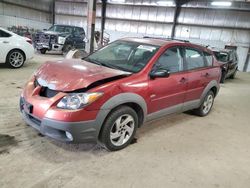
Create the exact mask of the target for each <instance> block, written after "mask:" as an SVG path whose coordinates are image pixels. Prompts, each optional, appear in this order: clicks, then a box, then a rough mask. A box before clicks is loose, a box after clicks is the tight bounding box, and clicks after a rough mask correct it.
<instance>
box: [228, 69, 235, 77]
mask: <svg viewBox="0 0 250 188" xmlns="http://www.w3.org/2000/svg"><path fill="white" fill-rule="evenodd" d="M236 73H237V69H236V70H235V71H234V73H233V74H232V75H231V76H230V77H229V78H230V79H235V76H236Z"/></svg>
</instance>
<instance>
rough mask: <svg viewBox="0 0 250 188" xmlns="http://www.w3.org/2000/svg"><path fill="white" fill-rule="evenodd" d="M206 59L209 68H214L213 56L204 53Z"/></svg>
mask: <svg viewBox="0 0 250 188" xmlns="http://www.w3.org/2000/svg"><path fill="white" fill-rule="evenodd" d="M204 57H205V60H206V62H207V66H213V55H211V54H209V53H207V52H204Z"/></svg>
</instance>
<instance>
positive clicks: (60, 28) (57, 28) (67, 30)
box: [48, 25, 74, 33]
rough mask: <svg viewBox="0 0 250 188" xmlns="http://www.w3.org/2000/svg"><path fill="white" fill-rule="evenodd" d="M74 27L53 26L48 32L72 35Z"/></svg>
mask: <svg viewBox="0 0 250 188" xmlns="http://www.w3.org/2000/svg"><path fill="white" fill-rule="evenodd" d="M73 29H74V28H73V27H69V26H63V25H53V26H52V27H50V28H49V29H48V31H55V32H58V33H72V32H73Z"/></svg>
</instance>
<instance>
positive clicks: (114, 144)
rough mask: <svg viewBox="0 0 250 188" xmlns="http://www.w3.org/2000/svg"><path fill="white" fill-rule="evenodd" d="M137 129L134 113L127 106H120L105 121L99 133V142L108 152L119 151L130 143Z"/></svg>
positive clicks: (136, 117) (136, 119)
mask: <svg viewBox="0 0 250 188" xmlns="http://www.w3.org/2000/svg"><path fill="white" fill-rule="evenodd" d="M137 127H138V116H137V114H136V112H135V111H134V110H133V109H132V108H130V107H128V106H120V107H118V108H117V109H116V110H114V111H113V112H111V114H110V115H109V116H108V117H107V119H106V120H105V122H104V124H103V127H102V130H101V133H100V142H101V144H102V145H103V146H104V147H105V148H106V149H107V150H109V151H117V150H121V149H123V148H125V147H127V146H128V145H129V144H130V143H131V141H132V140H133V138H134V135H135V133H136V130H137Z"/></svg>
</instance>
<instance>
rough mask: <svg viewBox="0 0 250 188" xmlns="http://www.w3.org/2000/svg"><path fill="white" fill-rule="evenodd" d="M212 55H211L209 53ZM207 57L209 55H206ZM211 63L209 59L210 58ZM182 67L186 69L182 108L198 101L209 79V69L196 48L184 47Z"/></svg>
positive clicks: (200, 52)
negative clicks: (185, 88) (186, 84)
mask: <svg viewBox="0 0 250 188" xmlns="http://www.w3.org/2000/svg"><path fill="white" fill-rule="evenodd" d="M210 56H211V57H210V58H212V59H213V57H212V55H210ZM207 58H209V57H207ZM210 64H211V59H210ZM184 67H185V70H187V79H188V86H187V92H186V97H185V104H184V109H187V108H189V106H190V105H195V104H197V103H198V100H199V99H200V97H201V95H202V93H203V91H204V89H205V87H206V86H207V85H208V83H209V82H210V81H211V75H210V69H211V67H212V66H211V65H210V66H209V65H208V63H207V60H206V59H205V57H204V55H203V52H202V51H201V50H199V49H196V48H191V47H186V48H185V49H184Z"/></svg>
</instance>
